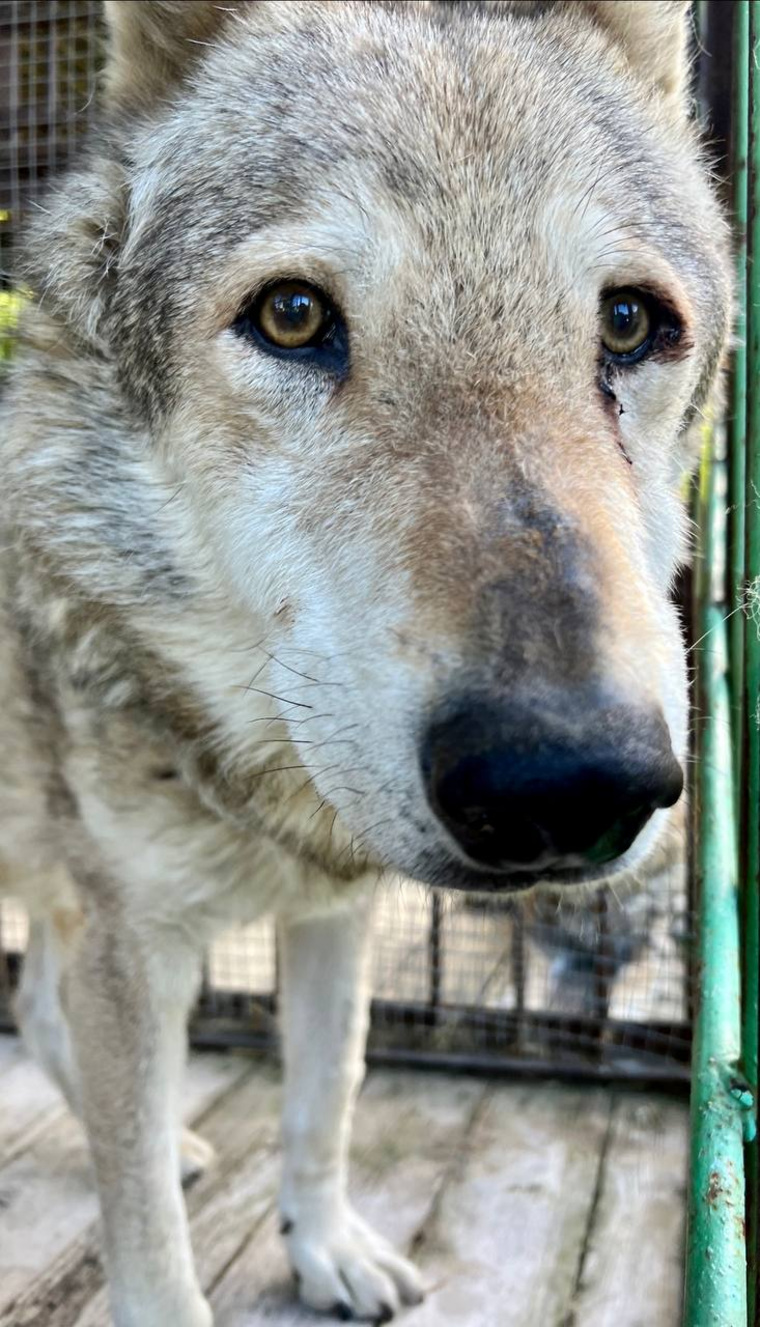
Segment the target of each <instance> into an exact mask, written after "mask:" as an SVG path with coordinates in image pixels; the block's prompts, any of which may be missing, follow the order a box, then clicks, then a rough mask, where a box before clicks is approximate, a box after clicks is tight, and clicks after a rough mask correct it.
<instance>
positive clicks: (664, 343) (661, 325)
mask: <svg viewBox="0 0 760 1327" xmlns="http://www.w3.org/2000/svg"><path fill="white" fill-rule="evenodd" d="M623 295H635V296H636V298H637V299H638V300H639V301H640V303H642V304H643V305H644V308H645V309H646V311H647V316H648V318H649V331H648V333H647V335H646V337H645V338H644V340H643V341H642V342H641V344H640V345H638V346H636V348H635V350H629V351H626V352H624V353H622V354H621V353H616V352H615V351H614V350H609V349H608V347H607V346H606V345H605V344H604V341H603V340H602V339H601V338H600V342H601V350H602V362H603V364H604V365H605V367H607V368H608V369H614V368H620V369H628V368H634V367H635V366H636V365H637V364H640V363H641V361H642V360H644V359H649V358H650V357H653V356H655V355H658V356H659V357H661V358H666V357H668V356H669V355H673V353H674V352H676V351H677V350H678V348H679V346H680V344H681V342H682V337H683V322H682V320H681V318H680V316H679V314H678V311H677V309H676V308H675V307H674V306H673V304H671V303H670V302H669V301H668V300H667V299H666V298H664V297H663V296H662V294H660V293H659V292H658V291H654V290H650V289H647V288H646V287H645V286H609V287H607V288H606V289H604V290H603V291H602V292H601V294H600V297H599V307H600V309H601V308H602V307H603V305H604V304H605V303H606V301H607V300H609V299H614V298H615V297H616V296H617V297H621V296H623Z"/></svg>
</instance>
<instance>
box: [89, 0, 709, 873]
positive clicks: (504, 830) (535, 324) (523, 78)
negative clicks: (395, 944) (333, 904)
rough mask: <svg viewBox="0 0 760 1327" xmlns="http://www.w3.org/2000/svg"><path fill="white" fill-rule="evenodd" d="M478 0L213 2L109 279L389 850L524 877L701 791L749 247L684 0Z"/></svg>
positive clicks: (149, 413)
mask: <svg viewBox="0 0 760 1327" xmlns="http://www.w3.org/2000/svg"><path fill="white" fill-rule="evenodd" d="M133 8H135V7H134V6H120V5H117V6H115V9H116V10H129V9H133ZM153 8H154V9H156V8H158V7H157V6H153ZM188 8H189V6H188ZM471 8H473V7H469V6H466V5H464V4H462V5H459V6H454V7H452V8H451V10H449V9H448V7H445V6H436V5H433V6H425V5H416V4H412V5H405V6H383V5H377V4H372V5H363V4H353V3H350V4H327V5H287V4H286V5H276V4H275V5H271V4H269V5H265V6H259V5H246V4H241V5H238V6H236V7H233V11H232V12H231V13H228V14H226V15H225V16H223V17H220V18H219V19H218V20H216V19H215V20H214V23H215V24H216V23H217V22H218V28H217V27H216V26H215V27H214V30H213V32H211V31H210V30H207V28H206V27H204V28H203V34H204V39H205V40H209V42H210V49H209V47H208V46H204V47H198V46H196V47H194V48H193V54H194V58H197V56H198V52H199V51H201V52H202V57H203V58H202V59H200V60H199V62H198V63H197V65H196V66H195V68H194V69H193V70H192V71H191V73H190V74H189V75H188V76H187V77H186V79H185V81H184V82H183V83H182V84H181V85H179V90H177V89H175V90H174V93H173V95H172V96H171V97H170V98H169V99H168V100H167V101H165V102H164V101H162V100H159V101H157V102H156V104H155V105H154V106H153V107H152V108H151V109H150V110H149V111H148V112H147V113H145V114H142V115H141V114H138V116H137V130H136V132H135V135H134V137H133V139H132V140H131V142H130V147H129V166H128V176H129V185H130V210H129V219H128V222H127V226H126V230H125V240H124V244H123V248H122V251H121V254H120V256H119V260H118V262H119V266H118V278H117V282H116V288H115V294H114V298H113V305H112V309H111V312H110V315H109V316H110V327H111V336H112V342H113V344H114V345H115V346H117V347H118V357H119V372H120V376H121V380H122V383H123V385H124V389H125V393H126V395H127V397H128V398H129V399H130V400H131V402H132V403H133V407H134V409H135V410H136V412H137V413H138V415H139V417H140V418H141V419H144V420H146V421H149V425H150V430H151V436H152V439H153V446H154V449H155V464H156V465H158V466H160V467H161V468H162V471H163V472H164V473H166V475H167V476H168V477H169V478H170V480H171V481H172V482H174V481H175V480H176V481H178V482H181V484H182V485H183V491H184V493H185V496H186V498H187V500H188V502H189V504H190V507H191V509H192V511H193V514H194V521H195V523H196V525H195V530H196V537H197V541H198V548H199V549H200V548H201V547H202V549H203V556H204V557H206V558H210V559H211V561H212V562H213V564H214V565H215V567H216V568H217V573H218V576H219V578H220V579H222V580H223V581H224V583H225V584H226V585H227V587H228V589H229V592H230V593H231V594H232V595H233V596H234V598H235V599H236V600H237V601H238V602H239V603H240V604H242V605H244V606H245V608H246V610H247V611H248V612H249V613H250V617H251V623H252V625H251V637H252V640H253V639H257V640H258V639H263V640H264V641H265V645H266V648H267V650H268V651H269V653H270V654H271V656H272V660H273V662H272V668H271V670H270V672H269V675H268V677H269V687H270V689H271V691H272V693H273V694H274V695H276V696H282V698H283V703H282V704H281V705H279V706H278V708H277V711H276V712H277V713H278V715H279V716H280V718H279V719H278V722H281V723H282V724H284V725H285V728H286V730H287V732H288V733H289V735H290V737H291V738H292V739H293V741H294V742H301V743H302V742H304V741H308V742H309V743H310V744H311V745H306V746H303V745H296V746H295V750H296V751H297V752H298V753H299V757H300V759H301V760H302V761H303V764H304V766H305V767H306V769H307V771H309V772H310V773H311V777H312V778H313V780H314V783H315V784H316V788H317V790H318V792H319V794H320V796H321V797H322V798H324V799H326V801H327V802H328V803H329V804H332V806H334V807H336V808H338V810H339V812H340V815H341V816H342V818H343V820H344V822H345V824H346V825H347V827H348V828H349V830H350V832H351V833H352V834H354V835H355V836H357V839H358V841H359V842H360V843H361V844H362V846H363V847H364V848H365V849H366V851H367V852H368V853H369V854H370V856H371V857H373V858H375V859H376V860H380V861H383V862H387V863H390V864H392V865H393V866H395V867H397V868H399V869H401V870H403V871H405V872H408V873H410V874H412V875H416V876H418V877H421V878H422V879H425V880H428V881H432V882H434V883H444V884H446V883H448V884H465V885H475V884H478V885H480V886H481V887H482V886H484V885H485V886H487V887H490V886H493V887H509V886H510V885H513V884H524V883H526V882H528V881H529V880H531V879H532V878H533V877H534V876H535V875H536V873H540V875H541V876H542V877H543V878H546V877H547V876H551V875H555V876H556V877H557V878H559V879H563V880H565V879H566V880H572V879H576V878H579V877H581V876H582V877H584V878H593V877H595V876H598V875H603V874H609V872H610V871H611V870H616V869H618V868H622V867H623V866H629V865H631V864H633V863H634V862H635V861H637V860H638V859H639V858H640V857H641V856H642V855H643V854H644V853H645V852H646V851H647V848H648V847H649V846H650V845H651V844H652V843H653V841H654V839H655V838H656V835H657V831H658V826H659V825H660V824H661V822H662V820H663V818H664V816H665V814H666V808H667V807H669V806H670V805H671V804H672V803H673V802H674V801H675V800H676V799H677V797H678V795H679V793H680V789H681V782H682V777H681V764H682V762H683V758H684V754H685V744H686V728H687V690H686V668H685V660H684V650H683V646H682V642H681V636H680V631H679V624H678V621H677V617H676V613H675V611H674V609H673V607H672V605H671V602H670V589H671V585H672V581H673V576H674V571H675V569H676V566H677V564H678V562H679V559H680V558H682V557H683V554H684V523H685V522H684V511H683V506H682V501H681V496H680V487H681V478H682V475H683V473H684V469H685V468H686V467H687V466H688V464H689V463H690V461H691V457H690V455H689V447H688V443H687V429H688V427H689V425H690V424H691V423H692V421H693V419H694V417H695V415H697V414H698V413H699V410H700V407H701V406H702V405H703V403H704V402H705V399H706V396H707V393H708V390H709V388H710V384H711V382H712V379H713V376H714V372H715V368H716V365H717V362H718V359H719V355H720V352H721V349H722V345H723V341H724V336H725V328H726V319H727V303H728V279H727V266H726V259H725V252H724V246H725V237H724V231H723V226H722V222H721V220H720V218H719V215H718V212H717V208H716V204H715V202H714V200H713V198H712V197H711V194H710V191H709V188H708V186H707V183H706V180H705V174H704V170H703V167H702V165H701V163H700V161H699V158H698V152H697V149H696V147H695V141H694V137H693V134H692V131H691V129H690V127H689V125H688V123H687V118H686V112H685V110H684V108H683V105H682V93H681V84H682V81H683V62H684V56H683V46H684V43H685V40H686V38H685V33H684V32H683V31H682V28H683V26H684V23H685V15H684V13H683V6H682V5H681V4H674V5H673V4H668V3H665V4H645V5H641V6H635V5H633V6H631V5H628V4H618V5H612V6H608V7H605V6H604V5H598V4H597V5H594V4H588V5H586V4H573V5H570V6H564V5H540V4H539V5H522V6H493V7H491V11H492V12H490V13H488V12H484V13H479V12H474V11H475V10H478V9H485V8H486V7H482V6H481V7H477V6H476V7H474V8H473V12H470V10H471ZM196 9H200V7H198V6H196ZM609 10H612V11H614V10H617V11H618V13H617V16H616V15H614V14H610V13H609V12H608V11H609ZM622 10H637V11H650V13H649V19H648V20H647V19H646V16H642V14H641V13H639V14H638V16H636V21H635V22H634V21H633V20H631V23H630V28H631V32H632V33H633V35H631V34H630V33H629V36H628V38H626V39H624V37H623V36H622V35H619V34H618V33H617V32H616V31H615V27H616V26H617V24H618V21H620V26H621V28H622V29H623V30H625V31H628V29H626V25H625V22H622V19H621V15H620V11H622ZM465 11H467V12H465ZM655 15H657V17H656V18H655ZM639 19H642V22H643V23H644V24H645V25H646V27H647V32H646V33H645V34H644V36H645V37H646V41H643V39H642V45H641V48H640V49H639V48H636V47H635V45H626V40H628V41H630V42H631V43H635V42H636V41H637V40H639V39H640V38H639V34H637V32H636V28H637V24H638V25H639V26H641V24H640V23H639ZM206 21H207V20H206V19H205V18H203V19H202V22H203V23H204V24H205V23H206ZM209 22H210V20H209ZM656 22H659V23H660V24H661V31H659V30H658V32H656V33H655V34H654V36H655V38H656V40H655V42H654V49H653V47H652V32H650V30H649V29H650V28H651V27H652V24H655V23H656ZM647 41H649V43H650V44H649V45H647ZM125 44H126V43H125ZM125 58H126V57H125ZM167 59H168V57H167ZM134 77H135V75H134V73H133V74H132V75H131V78H132V84H130V82H129V76H128V75H127V74H125V72H124V68H123V67H122V68H121V72H120V73H117V75H115V76H114V81H115V83H116V91H115V96H116V98H117V100H118V98H119V97H121V98H122V100H123V101H125V102H126V103H128V101H129V87H130V86H132V85H133V83H134ZM120 79H121V84H122V86H121V87H120V86H119V80H120ZM125 89H126V90H125ZM146 95H147V94H146ZM138 100H139V98H138ZM134 109H135V108H134V106H133V110H134ZM137 109H138V110H139V112H141V113H142V112H143V111H144V108H143V107H142V106H140V107H138V108H137ZM219 648H220V649H223V648H224V643H223V642H220V643H219ZM304 752H305V753H306V754H305V755H304Z"/></svg>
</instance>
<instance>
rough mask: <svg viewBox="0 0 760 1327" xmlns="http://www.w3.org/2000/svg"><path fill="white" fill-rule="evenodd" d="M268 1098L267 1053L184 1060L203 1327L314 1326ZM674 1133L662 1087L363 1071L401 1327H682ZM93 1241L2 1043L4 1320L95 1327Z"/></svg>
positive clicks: (677, 1109) (98, 1299)
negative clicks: (399, 1268)
mask: <svg viewBox="0 0 760 1327" xmlns="http://www.w3.org/2000/svg"><path fill="white" fill-rule="evenodd" d="M279 1102H280V1088H279V1080H278V1075H277V1073H276V1071H275V1070H274V1068H273V1067H271V1066H270V1065H269V1064H267V1063H262V1062H260V1061H257V1060H255V1059H252V1058H251V1057H246V1056H244V1055H242V1054H238V1053H233V1054H205V1055H195V1056H194V1057H193V1059H192V1062H191V1065H190V1070H189V1074H188V1083H187V1118H188V1120H189V1121H192V1122H194V1123H195V1125H196V1126H197V1127H198V1128H199V1130H200V1132H202V1133H203V1134H204V1136H205V1137H207V1138H208V1139H209V1140H210V1141H211V1142H212V1143H214V1145H215V1146H216V1148H217V1150H218V1154H219V1155H218V1161H217V1163H216V1165H215V1166H214V1167H213V1168H212V1169H211V1170H210V1171H209V1172H208V1173H207V1174H206V1175H204V1176H203V1177H202V1178H201V1179H200V1180H199V1181H198V1182H197V1183H196V1184H195V1185H194V1186H193V1187H191V1189H190V1190H189V1192H188V1195H187V1201H188V1207H189V1211H190V1216H191V1223H192V1233H193V1244H194V1247H195V1252H196V1259H197V1262H198V1266H199V1270H200V1276H201V1279H202V1281H203V1284H204V1285H205V1287H206V1289H207V1292H208V1293H209V1295H210V1298H211V1302H212V1304H213V1305H214V1308H215V1311H216V1324H217V1327H254V1324H264V1323H266V1324H276V1325H277V1327H297V1324H302V1325H304V1324H307V1323H311V1324H312V1327H314V1324H316V1323H317V1322H318V1321H324V1320H322V1319H317V1318H316V1317H315V1316H313V1315H311V1314H309V1313H307V1312H306V1311H305V1310H302V1309H300V1308H299V1307H298V1306H297V1305H296V1303H295V1301H294V1299H293V1293H292V1285H291V1282H290V1279H289V1277H288V1273H287V1268H286V1264H285V1259H284V1255H283V1252H282V1249H281V1245H280V1241H279V1237H278V1235H277V1229H276V1216H275V1210H274V1198H275V1192H276V1185H277V1174H278V1122H277V1121H278V1111H279ZM687 1127H688V1120H687V1110H686V1106H685V1104H684V1103H683V1102H680V1101H676V1100H672V1099H668V1098H666V1097H658V1096H651V1095H642V1094H640V1093H633V1092H625V1091H617V1092H612V1091H609V1090H607V1089H602V1088H595V1087H568V1086H560V1085H555V1084H535V1083H501V1082H483V1081H480V1080H476V1079H469V1078H458V1077H456V1078H455V1077H447V1076H434V1075H430V1074H424V1073H414V1072H407V1071H404V1072H397V1071H391V1070H389V1071H383V1072H373V1073H371V1074H370V1076H369V1078H368V1081H367V1084H366V1087H365V1089H364V1092H363V1094H362V1098H361V1101H360V1104H359V1109H358V1114H357V1121H356V1129H355V1135H354V1163H353V1180H354V1192H355V1198H356V1202H357V1206H358V1207H359V1209H360V1210H361V1211H362V1212H363V1213H364V1215H365V1216H367V1217H368V1218H369V1219H371V1220H372V1221H374V1222H375V1223H376V1225H377V1226H378V1227H379V1228H380V1229H382V1230H383V1231H384V1232H385V1233H386V1234H387V1235H388V1236H389V1237H390V1238H391V1239H392V1240H393V1241H394V1242H395V1243H396V1244H397V1245H398V1246H404V1247H405V1248H406V1249H407V1250H409V1251H411V1252H412V1254H413V1256H414V1257H415V1259H416V1260H417V1262H418V1263H419V1264H420V1265H421V1267H422V1268H423V1271H424V1274H425V1276H426V1279H427V1282H428V1285H429V1287H430V1293H429V1295H428V1298H427V1300H426V1302H425V1303H424V1305H422V1306H421V1307H420V1308H419V1309H415V1310H413V1311H409V1312H408V1313H407V1314H406V1315H405V1317H404V1318H403V1319H401V1320H400V1321H401V1322H403V1324H404V1327H453V1324H456V1325H457V1327H476V1325H477V1327H536V1325H537V1324H540V1327H677V1324H678V1322H679V1313H680V1286H681V1255H682V1241H683V1219H684V1206H685V1195H684V1185H685V1174H686V1152H687ZM98 1249H99V1238H98V1225H97V1212H96V1202H95V1195H94V1192H93V1188H92V1183H91V1178H90V1174H89V1170H88V1163H87V1155H86V1150H85V1146H84V1142H83V1138H82V1135H81V1132H80V1130H79V1128H78V1126H77V1125H76V1123H75V1122H74V1121H73V1120H72V1119H71V1117H70V1116H69V1115H68V1114H67V1113H66V1112H65V1110H64V1109H63V1107H62V1105H61V1103H60V1100H59V1099H58V1097H57V1095H56V1093H55V1091H54V1089H53V1088H52V1087H50V1086H49V1085H48V1083H47V1082H46V1080H45V1079H44V1078H43V1076H42V1075H41V1074H40V1073H39V1072H38V1070H37V1069H36V1068H35V1067H34V1066H33V1065H32V1064H30V1062H29V1060H28V1059H27V1057H26V1056H25V1054H24V1052H23V1050H22V1049H21V1047H20V1046H19V1044H18V1043H17V1042H16V1041H15V1040H14V1039H13V1038H11V1037H5V1038H0V1327H106V1325H107V1324H108V1321H109V1320H108V1313H107V1307H106V1299H105V1294H104V1290H103V1276H102V1271H101V1266H100V1261H99V1256H98ZM167 1327H174V1325H173V1324H167Z"/></svg>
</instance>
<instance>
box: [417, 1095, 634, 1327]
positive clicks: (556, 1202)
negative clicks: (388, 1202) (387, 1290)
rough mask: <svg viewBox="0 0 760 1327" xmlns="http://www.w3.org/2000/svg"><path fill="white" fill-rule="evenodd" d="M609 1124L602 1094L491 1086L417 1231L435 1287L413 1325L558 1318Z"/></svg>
mask: <svg viewBox="0 0 760 1327" xmlns="http://www.w3.org/2000/svg"><path fill="white" fill-rule="evenodd" d="M609 1119H610V1099H609V1097H608V1096H607V1095H606V1094H605V1093H604V1092H603V1091H602V1090H601V1089H585V1090H584V1089H572V1088H563V1087H555V1086H545V1087H540V1088H537V1087H535V1086H528V1085H519V1086H513V1085H503V1086H501V1085H500V1086H496V1087H494V1088H492V1089H491V1090H490V1092H489V1096H488V1099H487V1100H486V1102H485V1104H484V1108H483V1111H482V1113H481V1114H480V1115H479V1117H478V1118H477V1119H476V1120H475V1122H474V1126H473V1129H472V1131H471V1133H470V1135H469V1137H468V1139H467V1146H466V1148H465V1149H464V1151H463V1152H462V1154H461V1156H460V1157H459V1158H458V1161H457V1164H456V1166H455V1168H454V1171H453V1173H452V1174H451V1176H450V1177H449V1181H448V1183H447V1184H446V1186H445V1188H444V1189H443V1191H442V1193H441V1196H440V1200H439V1202H438V1204H437V1205H436V1208H435V1211H434V1213H433V1215H432V1218H431V1219H430V1220H429V1221H428V1222H427V1223H426V1225H425V1227H424V1228H423V1229H422V1231H421V1232H420V1234H419V1236H418V1238H417V1241H416V1245H417V1251H416V1256H417V1260H418V1262H419V1263H420V1265H421V1267H422V1270H423V1272H424V1273H425V1275H426V1277H427V1279H428V1282H429V1283H431V1284H432V1286H433V1290H432V1293H430V1294H429V1295H428V1298H427V1299H426V1301H425V1303H424V1304H423V1305H421V1306H420V1308H419V1309H416V1310H415V1311H414V1312H413V1313H411V1314H410V1315H409V1320H408V1321H409V1327H442V1324H449V1323H451V1324H454V1323H456V1324H457V1327H486V1324H488V1325H489V1327H490V1324H496V1323H498V1324H499V1327H529V1325H530V1327H532V1324H535V1323H541V1324H546V1327H559V1324H561V1323H563V1322H564V1316H565V1312H566V1309H567V1305H568V1303H569V1301H570V1299H571V1297H572V1293H573V1288H574V1285H575V1281H576V1277H577V1269H578V1265H579V1260H580V1257H581V1252H582V1249H583V1247H584V1241H585V1236H586V1230H587V1224H588V1217H589V1212H590V1211H591V1209H592V1207H593V1200H594V1193H595V1188H596V1180H597V1175H598V1171H599V1159H600V1156H601V1154H602V1151H603V1148H604V1143H605V1138H606V1136H607V1131H608V1128H609ZM612 1321H614V1319H611V1318H608V1319H607V1324H606V1327H609V1323H610V1322H612ZM584 1327H585V1324H584Z"/></svg>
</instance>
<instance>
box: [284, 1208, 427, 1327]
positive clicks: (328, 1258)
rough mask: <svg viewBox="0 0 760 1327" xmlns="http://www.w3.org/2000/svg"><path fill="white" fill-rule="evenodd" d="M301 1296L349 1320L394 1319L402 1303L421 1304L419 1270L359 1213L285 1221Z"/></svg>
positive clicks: (310, 1305) (328, 1311) (289, 1248)
mask: <svg viewBox="0 0 760 1327" xmlns="http://www.w3.org/2000/svg"><path fill="white" fill-rule="evenodd" d="M282 1234H283V1236H284V1237H285V1242H286V1244H287V1246H288V1253H289V1255H290V1261H291V1265H292V1267H293V1271H294V1273H295V1277H296V1282H297V1284H298V1291H299V1294H300V1296H301V1299H302V1300H303V1301H304V1303H305V1304H308V1305H309V1307H310V1308H312V1309H321V1310H322V1311H323V1312H327V1313H332V1314H334V1315H335V1316H336V1317H337V1318H340V1319H341V1320H342V1321H344V1322H348V1321H351V1320H354V1319H355V1320H360V1321H362V1322H375V1323H384V1322H390V1320H391V1318H392V1317H393V1316H394V1314H396V1313H397V1312H398V1310H399V1309H400V1308H401V1306H402V1304H419V1303H420V1301H421V1300H422V1298H423V1294H424V1292H423V1287H422V1281H421V1279H420V1275H419V1272H418V1271H417V1269H416V1268H415V1267H413V1266H412V1264H411V1263H410V1262H407V1260H406V1258H401V1257H399V1255H398V1254H397V1253H396V1252H395V1251H394V1250H393V1249H392V1248H391V1246H390V1244H388V1243H387V1241H386V1240H384V1239H383V1238H382V1236H381V1235H377V1234H376V1233H375V1231H374V1230H372V1229H371V1227H370V1226H368V1225H367V1224H366V1222H364V1221H362V1219H361V1217H359V1216H357V1215H356V1213H355V1212H353V1211H351V1209H350V1208H348V1207H346V1208H344V1209H343V1210H342V1212H341V1214H340V1215H339V1216H333V1217H332V1219H331V1220H328V1221H320V1222H318V1221H315V1220H314V1219H311V1220H309V1219H307V1218H305V1217H301V1219H300V1220H299V1219H298V1218H295V1219H288V1218H287V1217H285V1218H284V1219H283V1222H282Z"/></svg>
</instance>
